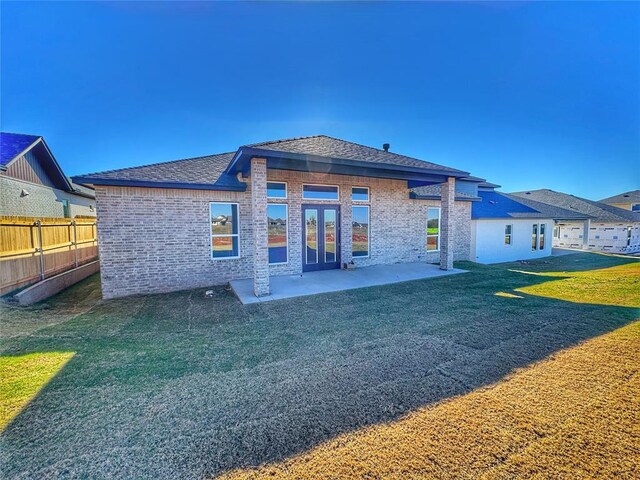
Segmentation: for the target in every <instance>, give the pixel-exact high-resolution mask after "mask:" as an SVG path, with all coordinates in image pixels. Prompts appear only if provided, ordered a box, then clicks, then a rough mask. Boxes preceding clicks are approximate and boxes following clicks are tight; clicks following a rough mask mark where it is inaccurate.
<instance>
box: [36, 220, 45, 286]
mask: <svg viewBox="0 0 640 480" xmlns="http://www.w3.org/2000/svg"><path fill="white" fill-rule="evenodd" d="M36 226H37V227H38V250H40V280H44V249H43V248H42V222H40V220H36Z"/></svg>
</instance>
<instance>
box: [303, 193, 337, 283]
mask: <svg viewBox="0 0 640 480" xmlns="http://www.w3.org/2000/svg"><path fill="white" fill-rule="evenodd" d="M332 268H340V206H338V205H303V206H302V271H303V272H312V271H314V270H329V269H332Z"/></svg>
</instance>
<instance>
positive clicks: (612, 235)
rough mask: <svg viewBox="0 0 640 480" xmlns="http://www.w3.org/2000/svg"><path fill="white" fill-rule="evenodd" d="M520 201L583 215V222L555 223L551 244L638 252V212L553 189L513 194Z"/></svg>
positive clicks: (605, 250)
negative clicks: (541, 204)
mask: <svg viewBox="0 0 640 480" xmlns="http://www.w3.org/2000/svg"><path fill="white" fill-rule="evenodd" d="M512 196H516V197H517V198H518V199H519V201H525V202H526V201H535V202H539V203H544V204H547V205H550V206H554V207H559V208H563V209H565V210H569V211H571V212H575V213H578V214H582V215H584V216H585V217H586V219H585V220H568V219H567V220H564V221H558V222H556V228H555V229H554V233H553V245H554V246H558V247H570V248H580V249H584V250H597V251H604V252H614V253H636V252H640V212H632V211H629V210H624V209H622V208H618V207H614V206H611V205H607V204H606V203H601V202H594V201H592V200H588V199H586V198H580V197H576V196H574V195H569V194H566V193H561V192H555V191H553V190H547V189H542V190H530V191H525V192H516V193H513V194H512Z"/></svg>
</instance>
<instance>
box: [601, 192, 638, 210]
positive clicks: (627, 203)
mask: <svg viewBox="0 0 640 480" xmlns="http://www.w3.org/2000/svg"><path fill="white" fill-rule="evenodd" d="M600 203H606V204H607V205H611V206H612V207H618V208H622V209H623V210H631V211H632V212H640V190H632V191H630V192H625V193H621V194H620V195H614V196H613V197H609V198H603V199H602V200H600Z"/></svg>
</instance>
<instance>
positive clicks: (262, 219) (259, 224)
mask: <svg viewBox="0 0 640 480" xmlns="http://www.w3.org/2000/svg"><path fill="white" fill-rule="evenodd" d="M251 220H252V222H253V249H254V253H253V292H254V293H255V294H256V296H257V297H261V296H264V295H269V246H268V237H267V228H268V227H267V161H266V160H265V159H264V158H252V159H251Z"/></svg>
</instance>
